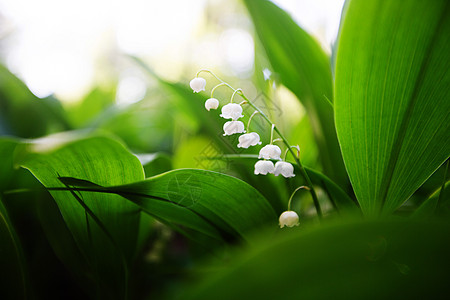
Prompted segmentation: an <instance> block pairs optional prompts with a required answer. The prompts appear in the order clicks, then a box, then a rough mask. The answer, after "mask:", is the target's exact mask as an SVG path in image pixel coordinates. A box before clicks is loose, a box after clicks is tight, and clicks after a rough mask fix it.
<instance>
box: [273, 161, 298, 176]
mask: <svg viewBox="0 0 450 300" xmlns="http://www.w3.org/2000/svg"><path fill="white" fill-rule="evenodd" d="M274 174H275V176H278V175H280V174H281V175H283V176H284V177H286V178H289V177H294V176H295V174H294V166H293V165H292V164H290V163H288V162H285V161H277V163H276V164H275V172H274Z"/></svg>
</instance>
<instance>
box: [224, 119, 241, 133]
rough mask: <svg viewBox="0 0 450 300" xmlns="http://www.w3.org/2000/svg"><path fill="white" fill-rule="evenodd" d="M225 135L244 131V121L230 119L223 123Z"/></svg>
mask: <svg viewBox="0 0 450 300" xmlns="http://www.w3.org/2000/svg"><path fill="white" fill-rule="evenodd" d="M223 131H225V133H224V134H223V135H232V134H235V133H244V132H245V129H244V123H242V122H241V121H228V122H226V123H225V124H224V125H223Z"/></svg>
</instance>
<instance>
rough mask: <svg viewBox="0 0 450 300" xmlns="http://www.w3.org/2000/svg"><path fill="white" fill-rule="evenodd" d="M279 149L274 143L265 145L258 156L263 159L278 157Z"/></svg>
mask: <svg viewBox="0 0 450 300" xmlns="http://www.w3.org/2000/svg"><path fill="white" fill-rule="evenodd" d="M280 155H281V149H280V147H278V146H276V145H266V146H264V147H262V149H261V150H260V151H259V157H258V158H264V159H278V160H279V159H280Z"/></svg>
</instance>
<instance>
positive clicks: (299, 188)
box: [288, 185, 311, 210]
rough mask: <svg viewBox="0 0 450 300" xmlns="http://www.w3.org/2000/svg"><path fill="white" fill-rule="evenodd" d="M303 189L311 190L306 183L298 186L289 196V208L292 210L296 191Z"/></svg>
mask: <svg viewBox="0 0 450 300" xmlns="http://www.w3.org/2000/svg"><path fill="white" fill-rule="evenodd" d="M301 189H305V190H308V191H309V190H311V189H310V188H309V187H307V186H304V185H302V186H299V187H298V188H296V189H295V191H293V192H292V194H291V197H290V198H289V201H288V210H291V202H292V198H294V195H295V193H296V192H297V191H298V190H301Z"/></svg>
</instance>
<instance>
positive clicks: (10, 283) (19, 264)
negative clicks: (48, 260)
mask: <svg viewBox="0 0 450 300" xmlns="http://www.w3.org/2000/svg"><path fill="white" fill-rule="evenodd" d="M27 285H28V284H27V279H26V273H25V259H24V257H23V253H22V246H21V244H20V241H19V238H18V237H17V234H16V232H15V230H14V227H13V225H12V223H11V221H10V219H9V217H8V213H7V211H6V208H5V206H4V205H3V202H2V199H1V198H0V293H1V297H2V298H4V299H27V297H28V296H29V293H30V292H29V291H28V286H27Z"/></svg>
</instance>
